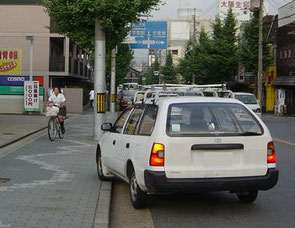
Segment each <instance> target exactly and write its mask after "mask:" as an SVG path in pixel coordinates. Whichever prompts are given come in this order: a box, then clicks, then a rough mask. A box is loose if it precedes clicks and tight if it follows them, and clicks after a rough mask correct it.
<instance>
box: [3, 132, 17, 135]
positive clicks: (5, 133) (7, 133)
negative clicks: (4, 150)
mask: <svg viewBox="0 0 295 228" xmlns="http://www.w3.org/2000/svg"><path fill="white" fill-rule="evenodd" d="M2 135H15V134H14V133H9V132H4V133H2Z"/></svg>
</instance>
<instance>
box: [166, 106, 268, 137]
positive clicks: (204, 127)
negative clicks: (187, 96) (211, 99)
mask: <svg viewBox="0 0 295 228" xmlns="http://www.w3.org/2000/svg"><path fill="white" fill-rule="evenodd" d="M167 134H168V135H169V136H217V135H218V136H257V135H262V134H263V128H262V127H261V125H260V124H259V122H258V120H257V119H256V118H255V117H254V116H253V115H252V114H251V113H250V112H249V111H248V110H247V109H246V108H245V107H244V106H242V105H240V104H232V103H186V104H172V105H170V107H169V110H168V117H167Z"/></svg>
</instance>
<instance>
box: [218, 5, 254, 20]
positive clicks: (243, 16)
mask: <svg viewBox="0 0 295 228" xmlns="http://www.w3.org/2000/svg"><path fill="white" fill-rule="evenodd" d="M229 9H232V10H233V13H234V14H235V16H236V17H237V20H238V21H248V20H250V0H231V1H227V0H220V3H219V16H220V17H221V18H225V17H226V15H227V13H228V10H229Z"/></svg>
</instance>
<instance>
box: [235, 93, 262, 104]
mask: <svg viewBox="0 0 295 228" xmlns="http://www.w3.org/2000/svg"><path fill="white" fill-rule="evenodd" d="M235 98H236V99H238V100H239V101H241V102H243V103H244V104H257V100H256V98H255V96H254V95H236V96H235Z"/></svg>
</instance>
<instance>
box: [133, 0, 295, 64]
mask: <svg viewBox="0 0 295 228" xmlns="http://www.w3.org/2000/svg"><path fill="white" fill-rule="evenodd" d="M249 1H250V0H249ZM291 1H292V0H264V2H265V10H266V12H267V14H277V10H278V8H280V7H281V6H283V5H285V4H287V3H288V2H291ZM163 2H164V3H165V4H164V5H163V6H159V10H157V11H153V12H152V13H151V14H152V17H151V20H167V19H175V18H177V10H178V9H179V8H197V9H201V10H202V11H203V17H204V18H212V19H214V18H215V15H216V14H217V10H218V6H219V0H163ZM135 61H136V63H141V62H146V61H147V51H146V50H139V51H138V50H136V51H135Z"/></svg>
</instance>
